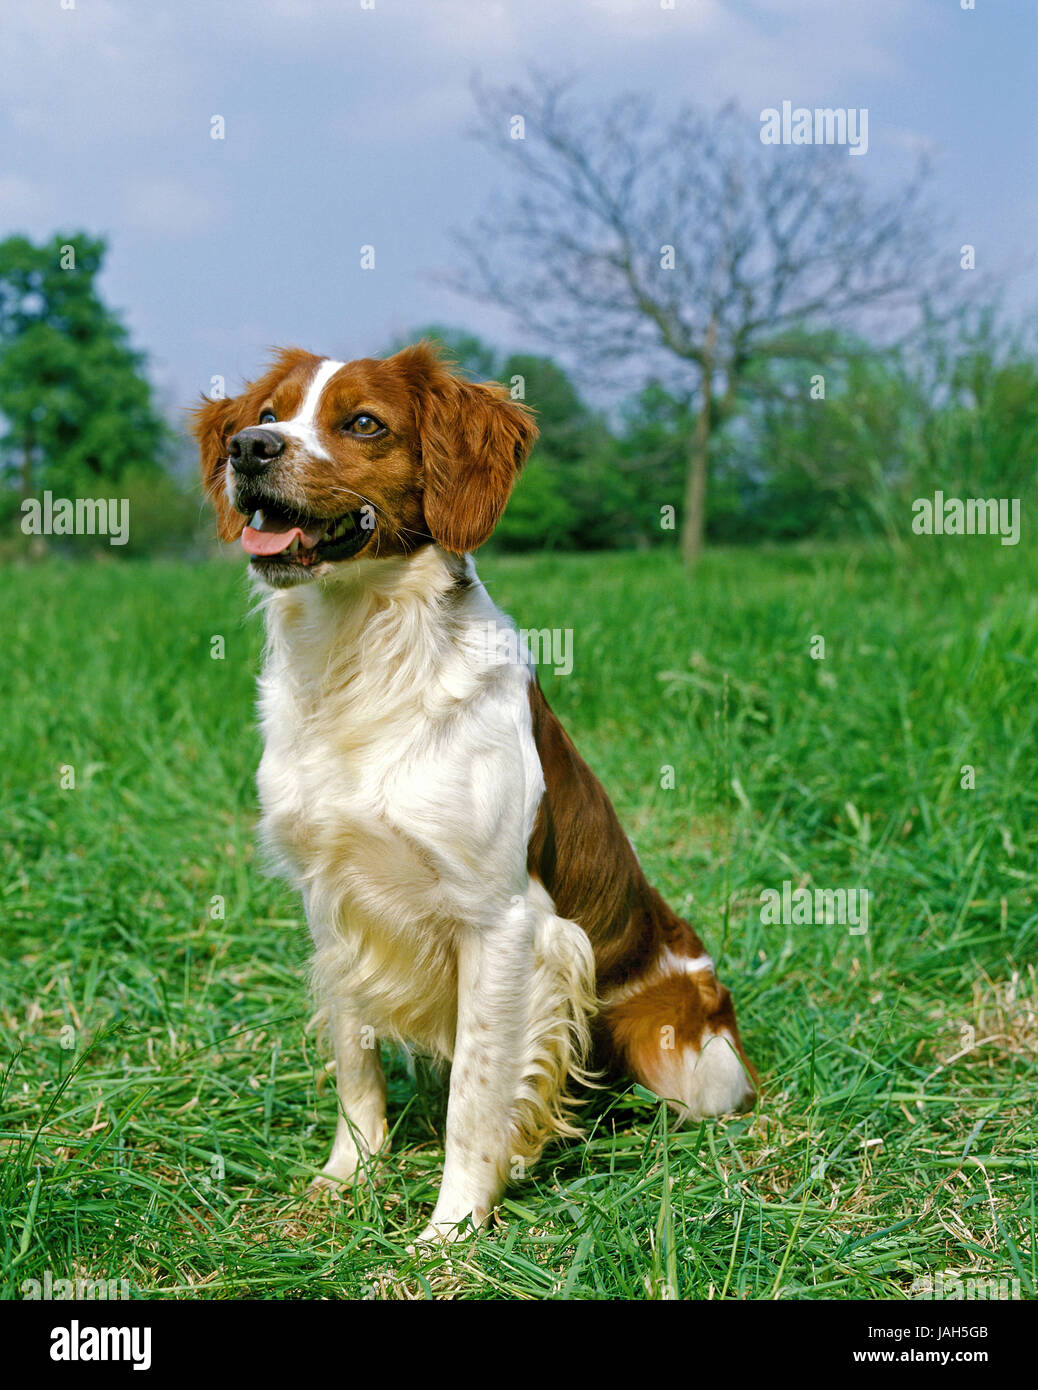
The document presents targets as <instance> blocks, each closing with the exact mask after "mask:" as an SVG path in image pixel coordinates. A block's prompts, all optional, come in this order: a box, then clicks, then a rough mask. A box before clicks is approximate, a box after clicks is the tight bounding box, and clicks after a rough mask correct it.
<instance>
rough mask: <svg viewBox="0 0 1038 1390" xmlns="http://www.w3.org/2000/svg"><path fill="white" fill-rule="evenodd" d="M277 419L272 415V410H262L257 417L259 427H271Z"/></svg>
mask: <svg viewBox="0 0 1038 1390" xmlns="http://www.w3.org/2000/svg"><path fill="white" fill-rule="evenodd" d="M277 418H278V417H277V416H276V415H275V414H274V412H273V411H272V410H264V411H263V413H262V414H261V415H260V417H259V422H260V424H261V425H272V424H274V422H275V421H276V420H277Z"/></svg>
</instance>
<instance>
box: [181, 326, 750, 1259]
mask: <svg viewBox="0 0 1038 1390" xmlns="http://www.w3.org/2000/svg"><path fill="white" fill-rule="evenodd" d="M194 431H195V434H196V436H197V438H198V441H199V446H200V449H201V455H202V468H203V475H204V481H205V487H206V490H207V492H208V493H209V495H210V496H211V497H212V499H213V501H214V502H215V505H216V509H217V512H218V517H219V529H220V534H221V536H222V537H223V538H224V539H225V540H232V539H234V538H236V537H238V536H240V537H241V541H242V545H243V546H244V548H245V550H246V551H247V552H248V554H249V555H250V557H251V567H252V571H253V573H254V575H255V577H256V579H257V580H258V581H259V587H260V590H261V593H262V595H263V597H262V606H263V608H264V610H265V615H266V623H267V638H268V641H267V650H266V657H265V662H264V667H263V673H262V676H261V678H260V712H261V720H262V728H263V734H264V739H265V748H264V753H263V758H262V761H261V763H260V767H259V776H258V783H259V794H260V801H261V804H262V810H263V818H262V831H263V838H264V841H265V843H266V845H267V847H268V849H269V850H270V852H271V854H272V856H273V859H274V861H275V864H276V866H277V868H278V870H279V871H280V872H281V873H283V874H284V875H285V876H286V877H287V878H288V879H289V880H290V881H291V882H292V883H293V884H295V885H296V886H297V887H298V888H299V890H300V891H301V893H302V895H303V901H304V904H305V907H306V915H307V919H308V921H309V925H310V931H311V933H312V936H313V941H314V981H315V987H316V992H317V995H318V997H319V1000H320V1003H321V1007H322V1009H323V1011H324V1013H325V1015H326V1018H327V1024H328V1027H329V1029H330V1032H331V1036H332V1040H333V1043H334V1049H335V1070H336V1088H337V1092H338V1098H339V1103H340V1114H339V1122H338V1127H337V1131H336V1136H335V1142H334V1145H333V1147H332V1152H331V1157H330V1158H329V1160H328V1162H327V1164H326V1165H325V1167H324V1170H323V1173H324V1181H325V1182H329V1183H330V1182H348V1181H350V1180H352V1179H354V1178H355V1177H356V1176H360V1175H361V1172H359V1170H362V1167H363V1165H364V1164H365V1162H366V1160H367V1159H368V1158H369V1157H370V1156H371V1155H372V1154H374V1153H375V1152H376V1151H377V1150H378V1149H379V1148H380V1147H381V1146H382V1144H383V1143H384V1142H385V1139H386V1132H387V1127H386V1109H385V1096H386V1091H385V1082H384V1080H383V1075H382V1067H381V1063H380V1060H379V1048H378V1045H377V1042H376V1041H375V1040H376V1039H379V1038H391V1039H397V1040H403V1041H405V1042H408V1043H411V1044H414V1045H417V1046H418V1047H419V1048H422V1049H425V1050H427V1051H428V1052H430V1053H432V1054H435V1055H437V1056H439V1057H441V1058H445V1059H449V1060H450V1062H451V1077H450V1093H449V1101H448V1110H447V1140H446V1157H445V1163H444V1173H443V1181H442V1185H441V1188H440V1194H439V1199H438V1201H437V1203H436V1207H435V1210H434V1212H433V1214H432V1219H431V1222H430V1225H429V1226H428V1227H427V1228H426V1230H425V1231H424V1232H423V1237H422V1238H424V1239H431V1238H434V1237H440V1238H447V1239H450V1238H452V1237H453V1236H455V1235H457V1234H459V1233H460V1232H461V1231H463V1230H464V1229H467V1228H468V1225H469V1221H467V1220H466V1218H469V1219H470V1221H471V1223H473V1224H477V1225H478V1224H479V1223H480V1222H482V1221H484V1220H485V1219H486V1217H487V1216H488V1214H489V1213H490V1211H491V1210H492V1208H493V1206H494V1204H495V1202H496V1201H497V1200H498V1198H499V1196H500V1194H501V1191H502V1189H503V1187H504V1185H505V1182H506V1180H507V1178H508V1176H509V1175H510V1173H514V1172H515V1171H516V1170H517V1167H518V1166H519V1165H520V1163H521V1162H526V1161H530V1160H532V1159H533V1158H535V1157H536V1156H537V1155H538V1154H539V1152H540V1150H541V1149H542V1147H543V1146H544V1144H545V1142H546V1141H547V1140H548V1139H549V1138H550V1137H551V1136H552V1135H557V1134H572V1133H574V1132H576V1131H575V1130H574V1128H573V1124H572V1116H571V1111H570V1109H569V1101H568V1100H567V1084H568V1083H569V1082H570V1081H571V1080H573V1079H576V1080H578V1081H579V1080H584V1079H586V1078H587V1074H588V1073H587V1071H586V1068H588V1067H590V1066H595V1067H604V1068H607V1069H609V1070H611V1071H612V1072H613V1073H615V1074H623V1073H627V1074H629V1075H630V1076H633V1077H636V1078H637V1079H638V1080H640V1081H641V1082H643V1083H644V1084H645V1085H646V1086H649V1087H651V1088H652V1089H653V1090H654V1091H655V1092H657V1093H658V1094H659V1095H661V1096H663V1097H665V1098H667V1099H668V1100H670V1101H672V1102H673V1103H674V1105H675V1107H676V1108H677V1110H678V1111H679V1113H680V1114H682V1115H686V1116H687V1115H691V1116H705V1115H719V1114H722V1113H724V1112H726V1111H739V1110H744V1109H747V1108H749V1107H750V1106H751V1105H752V1104H753V1101H754V1099H755V1092H754V1081H753V1080H751V1078H753V1076H754V1073H753V1069H752V1067H751V1065H750V1063H749V1061H748V1060H747V1058H746V1054H745V1052H744V1051H743V1048H742V1044H741V1042H740V1040H739V1032H738V1028H737V1026H736V1022H735V1013H734V1010H733V1008H732V1002H731V999H730V997H729V994H728V991H727V990H726V989H725V988H724V987H723V986H722V985H721V984H719V982H718V979H717V976H716V974H715V972H714V964H713V961H712V960H711V959H710V957H709V956H708V955H707V954H706V952H705V950H704V947H703V943H702V942H701V941H700V939H699V937H698V936H697V935H696V933H695V932H694V931H693V930H692V928H691V927H690V926H689V925H688V924H687V923H686V922H683V921H682V920H681V919H680V918H679V917H678V916H676V915H675V913H674V912H672V911H671V909H670V908H669V907H668V906H667V904H666V903H665V902H664V901H663V899H662V898H661V897H660V896H659V894H658V893H657V892H656V891H655V889H653V888H651V887H650V886H649V884H648V883H647V882H646V880H645V877H644V875H643V873H642V870H641V866H640V865H639V862H638V857H637V855H636V854H635V851H634V849H633V847H632V845H631V843H630V841H629V840H628V839H627V836H626V835H625V834H624V832H623V830H622V829H621V828H620V824H619V821H618V820H617V818H616V815H615V813H614V811H613V808H612V806H611V804H610V802H609V798H608V797H607V795H606V793H605V791H604V790H603V788H602V786H601V784H600V783H599V782H598V781H597V780H596V778H595V777H594V775H593V774H592V773H591V771H590V770H589V769H588V767H587V766H586V764H585V763H584V762H582V760H581V758H580V756H579V755H578V753H577V751H576V749H575V748H574V746H573V744H572V743H571V742H570V740H569V738H568V737H567V736H566V734H565V732H564V731H563V729H562V727H561V725H560V724H559V721H558V720H557V719H556V718H555V716H554V714H553V713H552V711H551V710H550V709H549V707H548V703H547V701H546V700H545V698H544V696H543V694H542V693H541V690H540V687H539V685H538V683H537V676H536V671H535V668H534V666H533V663H532V661H531V660H530V658H529V656H528V654H527V652H526V651H525V649H524V648H523V647H522V645H521V644H520V643H519V642H518V641H517V633H516V631H515V628H514V627H513V626H512V624H511V622H510V620H509V619H508V618H507V617H505V616H504V614H502V613H501V612H500V611H499V610H498V609H497V608H496V607H495V606H494V604H493V603H492V602H491V600H490V598H489V597H488V595H487V592H486V590H485V589H484V587H483V585H482V584H481V583H480V581H479V579H478V578H477V576H476V571H475V568H474V566H473V563H472V558H471V555H470V553H469V552H471V551H473V550H475V549H476V547H477V546H479V545H481V544H482V543H483V542H484V541H485V540H486V539H487V537H488V536H489V535H490V533H491V531H492V530H493V529H494V526H495V525H496V523H497V521H498V519H499V517H500V516H501V513H502V511H503V509H504V506H505V503H506V502H507V500H508V496H509V493H510V492H511V489H512V485H513V483H514V481H515V478H516V476H517V474H518V472H519V469H520V468H521V466H522V464H523V462H524V460H525V458H526V456H527V454H528V453H529V450H530V448H531V446H532V444H533V441H534V439H535V437H536V434H537V431H536V428H535V426H534V424H533V420H532V418H531V416H530V414H529V413H528V412H527V411H526V410H525V409H524V408H523V407H522V406H521V405H518V404H516V403H515V402H513V401H511V400H510V399H509V398H508V395H507V393H506V392H505V391H504V389H503V388H502V387H499V386H494V385H475V384H473V383H471V382H468V381H464V380H461V379H459V378H458V377H456V376H454V375H452V374H451V373H450V371H449V370H448V369H447V367H446V366H445V365H444V363H443V362H442V361H441V359H440V358H439V357H438V355H437V354H436V352H435V351H434V350H433V349H432V348H430V347H429V346H428V345H425V344H420V345H418V346H417V347H412V348H407V349H406V350H405V351H403V352H399V353H397V354H396V355H395V356H393V357H390V358H388V359H386V360H383V361H376V360H371V359H364V360H361V361H356V362H349V363H343V362H337V361H332V360H329V359H328V358H323V357H315V356H312V355H311V354H310V353H307V352H302V351H299V350H297V349H289V350H287V351H283V352H280V353H278V354H277V355H276V357H275V360H274V363H273V365H272V366H271V368H270V369H269V370H268V371H267V372H266V373H265V374H264V375H263V376H262V377H260V378H259V380H258V381H256V382H255V383H253V384H251V385H248V386H247V387H246V389H245V390H244V391H243V392H242V394H241V395H239V396H237V397H235V398H234V399H227V400H211V401H206V402H205V403H204V404H203V405H202V406H200V407H199V409H198V410H197V411H196V412H195V416H194ZM250 518H251V520H250Z"/></svg>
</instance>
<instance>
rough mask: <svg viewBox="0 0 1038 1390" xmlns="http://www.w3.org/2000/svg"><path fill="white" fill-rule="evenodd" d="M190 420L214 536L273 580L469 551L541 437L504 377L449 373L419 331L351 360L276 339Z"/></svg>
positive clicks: (492, 522)
mask: <svg viewBox="0 0 1038 1390" xmlns="http://www.w3.org/2000/svg"><path fill="white" fill-rule="evenodd" d="M192 428H193V431H194V434H195V436H196V438H197V439H198V444H199V449H200V451H201V456H202V477H203V482H204V485H205V489H206V492H207V493H208V495H209V496H210V497H211V498H212V500H213V502H214V504H215V506H216V511H217V518H218V525H219V532H220V536H221V537H222V538H223V539H224V540H235V539H236V538H237V537H239V536H240V537H241V540H242V545H243V546H244V548H245V550H246V551H247V552H248V553H249V555H250V556H251V562H252V566H253V568H254V569H255V570H257V572H258V573H259V574H260V575H261V576H262V578H263V579H265V580H266V582H267V583H268V584H271V585H273V586H275V587H278V588H281V587H286V586H288V585H291V584H297V583H299V582H301V581H302V580H306V579H315V578H328V577H331V576H332V575H334V574H335V573H336V572H338V571H337V567H339V566H344V565H346V564H348V563H349V562H350V561H352V560H354V559H356V558H357V557H360V556H365V557H368V556H371V557H374V556H379V557H384V556H391V555H403V554H407V553H408V552H410V551H412V550H415V549H416V548H418V547H419V546H422V545H428V544H431V543H432V542H433V541H436V542H438V543H439V544H440V545H442V546H443V547H444V548H445V549H447V550H451V551H454V552H456V553H458V554H463V553H464V552H465V551H467V550H475V548H476V547H477V546H479V545H482V544H483V542H484V541H485V540H486V539H487V537H488V536H489V535H490V533H491V531H493V529H494V527H495V526H496V525H497V522H498V520H499V518H500V516H501V513H502V512H503V511H504V507H505V503H506V502H507V501H508V497H509V494H510V492H511V491H512V486H513V484H514V482H515V479H516V477H517V476H518V473H519V469H520V468H521V467H522V465H523V463H524V462H525V460H526V457H527V455H528V454H529V452H530V449H531V447H532V446H533V442H534V440H535V439H536V437H537V430H536V427H535V425H534V423H533V420H532V418H531V416H530V413H529V412H528V411H527V410H526V409H525V407H523V406H521V405H518V404H517V403H516V402H514V401H512V400H510V399H509V397H508V393H507V392H506V391H505V389H504V388H503V387H501V386H497V385H494V384H488V385H476V384H474V383H472V382H469V381H464V380H462V379H461V378H459V377H457V376H455V375H453V374H452V373H451V372H450V371H449V370H448V369H447V367H446V366H445V365H444V363H443V361H442V360H441V358H440V357H439V355H438V354H437V352H436V351H435V350H434V349H433V348H432V347H430V346H429V345H428V344H426V343H419V344H418V345H417V346H416V347H409V348H405V349H404V351H403V352H398V353H397V354H396V355H395V356H393V357H388V358H386V359H385V360H382V361H378V360H375V359H372V358H362V359H360V360H359V361H356V362H347V363H342V362H336V361H332V360H331V359H329V358H325V357H315V356H313V354H311V353H309V352H302V351H300V350H299V349H298V348H288V349H285V350H284V351H281V352H279V353H277V354H276V355H275V358H274V361H273V364H272V366H271V367H270V369H269V371H267V372H266V373H265V374H264V375H263V376H262V377H260V378H259V380H257V381H255V382H252V383H251V384H249V385H248V386H246V388H245V390H244V391H243V392H242V393H241V395H239V396H235V397H233V398H228V399H224V400H205V401H204V402H203V404H202V405H200V406H199V407H198V409H197V410H196V411H195V413H194V416H193V421H192Z"/></svg>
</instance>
